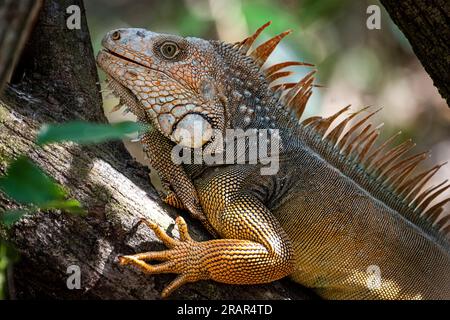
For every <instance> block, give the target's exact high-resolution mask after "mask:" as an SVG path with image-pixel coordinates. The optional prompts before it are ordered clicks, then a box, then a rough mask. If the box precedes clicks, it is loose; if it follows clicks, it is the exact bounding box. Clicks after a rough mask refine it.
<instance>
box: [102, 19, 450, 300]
mask: <svg viewBox="0 0 450 320" xmlns="http://www.w3.org/2000/svg"><path fill="white" fill-rule="evenodd" d="M267 25H268V24H266V25H264V26H263V27H261V28H260V29H258V30H257V31H256V33H255V34H254V35H252V36H251V37H249V38H247V39H245V40H243V41H241V42H237V43H234V44H227V43H223V42H220V41H208V40H203V39H198V38H182V37H179V36H174V35H166V34H158V33H154V32H150V31H147V30H144V29H118V30H115V31H111V32H109V33H108V34H107V35H106V36H105V38H104V39H103V43H102V44H103V46H104V48H105V49H104V50H102V51H100V53H99V55H98V57H97V60H98V63H99V65H100V67H101V68H102V69H103V70H104V71H105V72H106V73H107V74H108V76H109V77H110V78H111V86H112V89H113V90H114V91H115V92H116V93H117V94H118V95H119V96H120V97H121V99H122V102H124V103H127V105H128V106H129V107H130V109H131V110H132V111H133V112H134V113H135V114H136V115H137V116H138V118H139V121H141V122H143V123H148V124H151V126H152V127H153V128H154V129H153V130H152V131H150V132H147V133H145V134H144V135H143V136H142V143H143V145H144V148H145V150H146V151H147V152H148V154H149V158H150V162H151V164H152V166H153V167H155V168H156V169H157V170H158V171H159V173H160V175H161V178H162V180H163V182H164V183H165V186H166V187H167V188H168V189H169V194H168V196H167V199H166V200H167V201H168V202H170V203H172V204H175V205H176V206H178V207H184V208H187V209H188V210H189V211H190V212H191V213H193V214H194V215H195V216H196V217H198V218H200V219H201V220H202V221H203V222H204V224H205V225H206V226H207V227H208V228H209V229H210V230H211V231H213V232H215V233H217V234H218V235H219V237H220V239H217V240H210V241H204V242H196V241H194V240H192V239H191V238H190V237H189V235H188V231H187V226H186V224H185V222H184V220H183V219H182V218H181V217H180V218H178V219H177V224H178V227H179V230H180V237H181V239H180V240H176V239H173V238H171V237H169V236H168V235H166V234H165V232H164V231H163V230H161V229H160V228H159V227H158V226H157V225H156V222H149V221H146V222H145V223H146V224H147V225H148V226H149V227H150V228H151V229H153V230H154V231H155V232H156V234H157V235H158V237H159V238H160V239H161V240H162V241H163V242H164V243H165V244H166V245H167V246H168V248H169V249H168V250H166V251H161V252H148V253H141V254H136V255H132V256H125V257H122V258H121V262H122V263H123V264H132V265H135V266H137V267H139V268H141V269H142V270H143V271H145V272H147V273H150V274H157V273H176V274H178V277H177V278H176V279H175V280H174V281H173V282H172V283H171V284H169V286H168V287H167V288H166V289H165V290H164V291H163V296H167V295H168V294H170V293H171V292H172V291H173V290H174V289H176V288H177V287H179V286H181V285H182V284H184V283H186V282H193V281H197V280H200V279H213V280H215V281H219V282H223V283H229V284H257V283H267V282H271V281H274V280H277V279H280V278H282V277H285V276H290V277H291V278H292V279H293V280H294V281H296V282H298V283H300V284H302V285H305V286H307V287H310V288H313V289H314V290H315V291H316V292H317V293H318V294H320V295H321V296H322V297H325V298H332V299H336V298H337V299H371V298H373V299H441V298H442V299H449V298H450V244H449V241H448V239H447V238H446V234H447V233H448V232H449V231H450V226H449V224H448V222H449V219H450V218H449V215H445V214H443V213H442V212H443V206H444V205H445V203H447V202H448V201H449V199H445V200H442V199H441V200H439V199H438V197H439V196H442V194H443V192H444V191H446V190H447V189H448V188H449V185H448V184H446V183H442V184H440V185H437V186H433V187H429V188H425V189H424V187H425V185H426V183H427V182H428V181H429V180H430V178H431V177H432V176H433V174H435V173H436V171H437V170H438V169H439V167H440V166H436V167H434V168H432V169H430V170H425V171H423V172H417V170H416V168H417V167H418V166H419V165H420V163H421V161H422V160H423V159H424V158H425V157H426V154H424V153H423V154H418V155H410V156H407V155H406V154H407V152H408V151H409V150H410V149H411V148H412V147H413V143H411V141H406V142H404V143H401V144H398V145H396V146H394V147H391V146H390V145H391V144H392V143H393V140H394V138H395V137H393V138H392V139H389V140H388V141H386V142H385V143H383V144H380V145H379V146H378V147H376V146H375V144H376V139H377V137H378V135H379V127H375V126H373V125H372V124H370V123H369V122H368V121H369V118H370V117H371V116H372V115H373V114H374V113H375V112H371V111H367V110H361V112H357V113H352V114H350V115H348V116H345V117H344V116H343V114H344V113H345V112H346V111H348V109H349V107H345V108H343V109H342V110H341V111H339V112H338V113H337V114H335V115H333V116H331V117H328V118H322V117H311V118H308V119H306V120H303V121H300V120H299V119H300V117H301V115H302V113H303V110H304V108H305V105H306V103H307V101H308V98H309V97H310V95H311V92H312V88H313V86H314V84H313V80H314V77H313V75H314V72H311V73H309V74H308V75H307V76H306V77H305V78H303V79H302V80H301V81H300V82H298V83H285V84H283V85H274V84H273V82H274V81H276V80H278V79H280V78H282V77H284V76H286V75H288V74H290V73H289V72H287V71H285V70H284V68H286V67H289V66H295V65H307V64H304V63H297V62H291V61H289V62H285V63H280V64H275V65H273V66H269V67H266V68H262V66H263V65H264V63H265V61H266V59H267V57H268V56H269V55H270V53H271V52H272V51H273V50H274V49H275V47H276V46H277V44H278V43H279V42H280V40H281V39H282V38H283V37H284V36H285V35H287V34H288V33H289V32H284V33H282V34H280V35H278V36H276V37H274V38H272V39H270V40H268V41H266V42H265V43H263V44H261V45H260V46H258V47H257V48H256V49H254V50H253V51H252V52H251V53H250V54H249V53H248V51H249V49H250V47H251V46H252V44H253V42H254V41H255V39H256V38H257V36H258V35H259V34H260V33H261V31H262V30H263V29H264V28H265V27H267ZM338 118H343V120H341V121H340V122H339V120H338ZM335 123H338V124H337V125H334V124H335ZM331 124H333V126H332V125H331ZM199 128H201V130H200V131H201V134H200V135H198V136H196V137H191V136H189V137H188V138H186V137H185V136H183V134H182V133H183V130H184V131H187V132H188V133H189V132H191V131H193V130H196V129H199ZM331 128H333V129H331ZM182 129H183V130H182ZM227 129H243V130H249V129H257V130H260V131H258V132H262V131H261V130H262V129H270V130H266V131H264V132H265V133H266V132H268V133H267V134H268V136H270V137H274V136H276V138H278V139H279V143H280V148H279V149H277V148H274V147H273V146H272V145H271V146H270V148H269V149H270V152H269V153H268V155H269V156H276V158H277V159H279V161H278V166H279V167H278V168H277V171H276V173H275V174H266V175H262V174H261V172H262V171H261V169H263V168H264V167H267V166H266V165H265V164H263V162H258V163H256V164H254V163H249V161H247V162H246V163H240V164H237V163H235V164H223V165H220V164H217V163H216V164H214V165H210V164H207V163H205V162H203V163H202V164H197V165H183V164H177V163H175V162H174V161H173V158H171V150H173V147H174V146H175V145H176V144H177V143H180V144H182V145H183V146H184V147H185V148H195V152H197V153H198V152H199V148H202V150H203V151H204V152H205V153H208V152H209V153H210V154H211V151H214V150H216V152H218V151H217V150H220V148H219V147H220V146H222V142H219V140H218V139H217V138H216V136H214V135H212V134H211V130H215V131H217V132H220V133H224V134H225V132H226V131H227ZM191 133H192V132H191ZM258 134H259V133H258ZM249 148H250V147H249V146H248V145H245V146H244V147H243V149H242V148H241V149H240V150H238V152H234V153H230V152H228V153H227V156H230V157H232V159H234V160H237V157H238V154H239V152H241V153H242V154H244V155H247V156H248V155H249V154H250V151H249V150H250V149H249ZM195 152H194V153H193V154H195ZM423 189H424V190H423ZM155 260H156V261H162V262H161V263H160V264H149V263H147V262H150V261H155Z"/></svg>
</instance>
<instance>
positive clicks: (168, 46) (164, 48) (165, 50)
mask: <svg viewBox="0 0 450 320" xmlns="http://www.w3.org/2000/svg"><path fill="white" fill-rule="evenodd" d="M159 50H160V51H161V54H162V55H163V56H164V57H165V58H167V59H173V58H175V56H176V55H177V54H178V52H180V48H179V47H178V45H177V44H176V43H174V42H164V43H163V44H162V45H161V47H160V48H159Z"/></svg>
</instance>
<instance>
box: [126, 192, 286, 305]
mask: <svg viewBox="0 0 450 320" xmlns="http://www.w3.org/2000/svg"><path fill="white" fill-rule="evenodd" d="M211 191H212V190H211ZM212 220H213V221H217V222H218V224H217V225H215V227H216V229H217V230H218V231H219V233H220V235H221V236H222V237H224V238H225V239H220V240H210V241H204V242H197V241H194V240H192V239H191V237H190V236H189V234H188V230H187V226H186V223H185V222H184V220H183V219H182V218H181V217H178V218H177V220H176V223H177V225H178V229H179V233H180V239H181V240H175V239H173V238H171V237H170V236H168V235H167V234H166V233H165V232H164V231H163V230H162V229H161V228H160V227H159V226H158V225H157V224H156V223H154V222H150V221H145V223H146V225H147V226H149V227H150V228H151V229H152V230H153V231H154V232H155V234H156V235H157V236H158V238H159V239H161V240H162V241H163V243H164V244H165V245H166V246H167V247H168V248H169V250H166V251H159V252H156V251H155V252H147V253H139V254H135V255H129V256H123V257H120V263H121V264H122V265H134V266H136V267H138V268H139V269H141V270H143V271H144V272H146V273H148V274H159V273H176V274H178V277H177V278H176V279H175V280H174V281H173V282H171V283H170V284H169V285H168V286H167V287H166V288H165V289H164V290H163V292H162V296H163V297H167V296H168V295H169V294H170V293H171V292H173V291H174V290H175V289H177V288H178V287H180V286H181V285H183V284H185V283H187V282H195V281H198V280H206V279H212V280H215V281H218V282H222V283H228V284H259V283H268V282H272V281H274V280H278V279H280V278H282V277H284V276H286V275H289V274H290V273H292V272H293V269H294V254H293V248H292V244H291V242H290V240H289V238H288V236H287V234H286V233H285V232H284V230H283V229H282V228H281V226H280V225H279V223H278V221H277V220H276V219H275V218H274V217H273V215H272V214H271V213H270V211H269V210H268V209H267V208H266V207H265V206H264V205H263V204H262V203H261V202H260V201H259V200H258V199H256V198H254V197H253V196H251V195H248V194H245V193H233V194H232V195H231V198H230V199H229V201H227V204H226V205H225V206H224V207H223V210H221V211H220V212H217V216H216V217H215V218H212ZM150 261H164V262H162V263H160V264H156V265H152V264H149V263H148V262H150Z"/></svg>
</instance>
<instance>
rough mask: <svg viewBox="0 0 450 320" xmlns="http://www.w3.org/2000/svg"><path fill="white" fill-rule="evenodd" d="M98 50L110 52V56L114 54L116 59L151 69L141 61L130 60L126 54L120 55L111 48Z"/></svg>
mask: <svg viewBox="0 0 450 320" xmlns="http://www.w3.org/2000/svg"><path fill="white" fill-rule="evenodd" d="M100 52H103V53H106V54H110V55H112V56H114V57H116V58H118V59H121V60H125V61H127V62H130V63H134V64H137V65H139V66H141V67H143V68H146V69H151V68H150V67H148V66H146V65H144V64H142V63H139V62H138V61H135V60H131V59H130V58H128V57H126V56H123V55H120V54H118V53H117V52H114V51H112V50H110V49H108V48H103V49H101V50H100ZM151 70H153V69H151Z"/></svg>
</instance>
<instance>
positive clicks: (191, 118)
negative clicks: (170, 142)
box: [173, 113, 212, 148]
mask: <svg viewBox="0 0 450 320" xmlns="http://www.w3.org/2000/svg"><path fill="white" fill-rule="evenodd" d="M211 137H212V127H211V124H210V123H209V122H208V121H207V120H206V119H205V118H203V117H202V116H201V115H199V114H195V113H191V114H188V115H186V116H185V117H184V118H183V119H181V120H180V121H179V122H178V124H177V127H176V129H175V131H174V133H173V138H174V140H175V142H177V143H179V144H180V145H182V146H184V147H189V148H200V147H201V146H203V145H204V144H205V143H206V142H208V141H209V140H210V139H211Z"/></svg>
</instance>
